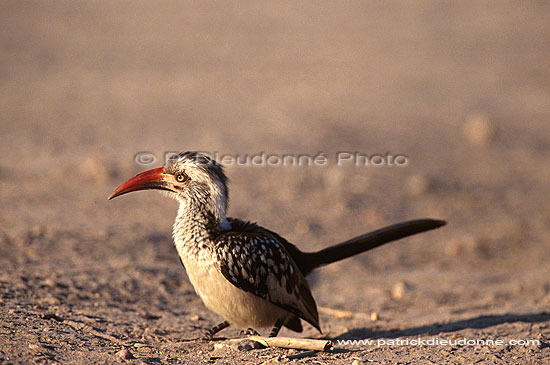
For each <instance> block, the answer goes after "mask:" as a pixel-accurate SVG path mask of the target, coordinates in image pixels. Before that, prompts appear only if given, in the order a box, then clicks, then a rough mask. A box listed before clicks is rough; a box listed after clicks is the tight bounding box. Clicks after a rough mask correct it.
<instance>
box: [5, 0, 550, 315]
mask: <svg viewBox="0 0 550 365" xmlns="http://www.w3.org/2000/svg"><path fill="white" fill-rule="evenodd" d="M0 10H1V11H0V19H1V21H0V128H1V129H0V130H1V141H2V143H0V156H1V157H0V184H1V185H0V186H1V189H0V205H1V206H2V207H3V209H2V210H0V229H1V230H2V236H0V238H2V237H3V238H2V239H1V240H0V244H1V246H0V247H2V249H1V251H2V256H3V257H2V258H0V265H1V267H3V268H4V274H3V275H4V276H5V277H7V278H11V276H10V275H12V274H13V273H23V272H25V273H27V274H28V275H31V276H32V275H35V276H36V277H38V278H43V277H45V276H51V277H56V278H59V280H69V281H70V280H77V279H63V278H67V277H68V276H71V277H73V278H74V277H76V276H75V275H76V274H75V273H76V272H78V273H81V274H82V275H83V276H82V279H81V280H84V281H86V280H92V281H93V280H99V281H101V280H102V279H101V278H100V275H103V274H105V275H107V274H106V273H109V275H114V274H113V272H114V273H116V272H117V270H119V268H120V267H131V268H134V269H135V270H138V271H139V270H141V269H139V268H148V269H151V270H158V271H159V272H163V271H162V270H168V271H167V272H166V275H167V277H171V278H175V279H174V280H175V281H176V282H178V283H179V282H185V280H184V278H185V274H184V272H183V270H181V269H180V268H179V266H178V265H179V262H178V259H177V256H176V253H175V249H174V248H173V247H172V243H171V237H170V234H171V225H172V222H173V218H174V217H175V213H176V208H177V206H176V203H175V202H172V201H170V200H168V199H165V198H162V197H161V196H160V195H159V194H153V193H151V192H149V193H139V194H135V195H132V196H124V197H122V198H119V199H116V200H114V201H111V202H108V201H107V200H106V198H107V196H108V195H109V194H110V193H111V192H112V191H113V190H114V188H116V186H118V185H119V184H120V183H122V182H123V181H125V180H126V179H127V178H129V177H131V176H132V175H133V174H135V173H137V172H140V171H143V170H145V169H148V168H152V167H157V166H160V165H162V163H163V161H162V158H163V154H164V153H165V152H170V151H185V150H201V151H209V152H212V153H214V152H218V153H220V154H224V153H225V154H231V155H237V154H239V155H244V154H254V153H260V152H265V153H273V154H308V155H312V156H315V155H317V154H318V153H320V152H323V153H324V154H325V156H327V157H328V159H329V163H328V165H327V166H325V167H317V166H313V167H234V166H229V167H228V168H227V169H226V172H227V174H228V175H229V178H230V179H231V185H230V200H231V203H230V212H229V215H230V216H235V217H240V218H245V219H249V220H252V221H256V222H258V223H260V224H262V225H264V226H266V227H268V228H269V229H272V230H275V231H277V232H279V233H280V234H281V235H283V236H284V237H286V238H287V239H289V240H290V241H291V242H294V243H296V244H297V245H298V246H299V247H301V248H303V249H306V250H313V249H318V248H321V247H324V246H326V245H329V244H332V243H335V242H337V241H342V240H345V239H347V238H350V237H352V236H354V235H359V234H362V233H364V232H366V231H368V230H373V229H376V228H379V227H381V226H383V225H385V224H390V223H395V222H398V221H401V220H406V219H413V218H421V217H432V218H440V219H445V220H447V221H448V222H449V224H448V226H446V227H444V228H442V229H440V230H438V231H436V232H431V233H427V234H423V235H421V236H418V237H414V238H411V239H408V241H407V242H406V243H405V242H402V243H396V244H392V245H389V246H387V247H383V248H380V249H378V250H377V251H376V252H372V253H371V254H369V255H363V256H360V257H358V258H354V259H352V260H350V261H346V262H344V263H339V264H336V265H332V266H330V267H327V268H326V269H323V271H322V272H321V273H320V274H318V276H317V277H314V278H313V282H314V283H315V285H318V286H317V289H315V290H314V293H315V295H316V298H317V301H318V302H319V304H320V305H327V306H335V307H342V308H347V309H353V310H358V311H370V310H371V309H372V308H374V309H375V310H378V311H383V310H390V309H391V308H398V309H399V310H400V312H399V313H401V312H402V313H403V315H406V313H407V311H417V312H415V316H416V317H415V319H409V321H414V320H418V321H422V320H423V319H422V318H430V319H428V321H429V320H431V318H432V317H430V316H434V315H439V317H438V318H443V319H445V318H453V317H456V316H457V313H459V314H460V313H466V314H467V315H468V316H471V315H472V310H473V311H474V312H475V311H478V312H479V313H486V312H491V313H492V312H494V311H507V310H519V311H521V310H524V311H526V312H536V311H538V310H540V309H541V308H546V309H548V308H549V307H550V275H548V274H550V270H549V265H548V260H547V258H548V255H549V254H550V243H549V237H550V236H549V231H548V227H549V226H550V210H549V207H550V194H549V190H548V187H549V186H550V158H549V157H550V4H548V3H547V2H544V1H533V2H524V1H499V2H488V1H467V2H432V1H384V2H374V1H371V2H365V1H350V2H345V3H340V2H336V3H333V2H322V3H319V2H311V3H306V2H269V3H266V2H257V1H247V2H239V3H232V2H224V3H221V4H220V3H213V2H194V1H178V2H172V1H166V2H154V3H151V2H148V1H131V2H96V1H91V2H90V1H88V2H80V1H79V2H75V1H57V2H43V1H36V2H33V1H2V2H1V3H0ZM142 151H148V152H151V153H152V154H153V155H154V156H156V158H157V160H156V161H155V162H154V163H152V164H148V165H139V164H137V163H136V161H135V156H136V154H137V153H139V152H142ZM338 151H349V152H359V153H362V154H366V155H372V154H386V153H388V152H389V153H392V154H394V155H395V154H403V155H406V156H407V158H408V161H409V163H408V165H407V166H404V167H398V166H394V167H390V166H383V167H378V168H375V167H372V166H371V167H356V166H352V165H348V166H345V167H339V166H337V165H336V163H335V154H336V153H337V152H338ZM136 268H137V269H136ZM143 270H146V269H143ZM130 271H131V270H130ZM39 273H42V274H39ZM45 273H47V274H45ZM68 273H70V275H68ZM157 274H158V273H157ZM6 275H7V276H6ZM13 275H15V274H13ZM41 275H42V276H41ZM87 275H89V276H87ZM128 275H130V276H131V274H128ZM319 276H321V277H323V278H326V280H318V278H319ZM136 278H137V279H136ZM136 278H134V279H135V280H137V282H138V283H140V285H141V287H145V286H146V285H148V284H147V280H143V282H141V281H140V279H139V275H138V276H136ZM112 279H113V278H110V279H109V280H112ZM6 280H7V281H9V280H11V279H9V280H8V279H6ZM14 280H15V279H14ZM37 280H38V279H37ZM105 280H106V281H108V280H107V279H105ZM70 282H71V283H72V281H70ZM69 284H70V283H69ZM69 284H67V285H69ZM344 284H346V285H345V286H346V287H347V288H342V286H344ZM6 285H7V284H6ZM71 285H72V284H71ZM75 285H76V284H75ZM174 285H176V284H174ZM177 285H187V286H188V284H177ZM138 287H139V285H138ZM396 288H397V289H396ZM135 290H136V293H138V294H139V293H143V292H140V291H139V290H142V291H145V292H147V291H146V290H148V289H139V290H138V289H135ZM150 290H151V293H150V294H151V295H152V296H154V295H157V294H154V287H153V286H152V287H151V288H150ZM182 290H183V289H182ZM336 292H337V293H339V295H333V294H332V293H336ZM147 293H149V292H147ZM400 293H401V294H400ZM403 293H405V294H403ZM407 293H409V294H410V297H408V298H407ZM138 294H135V295H138ZM47 295H50V296H51V295H53V296H55V294H51V293H49V294H47ZM129 295H130V294H129ZM69 297H70V295H69ZM173 297H174V295H172V296H167V298H168V299H166V300H177V299H173ZM400 298H401V301H399V299H400ZM65 299H67V298H65ZM75 300H77V299H75ZM136 300H137V299H136ZM193 300H195V299H193ZM75 303H77V304H75V305H78V300H77V301H76V302H75ZM193 303H196V304H197V306H200V305H201V304H200V302H198V299H197V301H196V302H195V301H194V302H193ZM396 303H397V304H396ZM407 304H408V305H407ZM410 304H418V305H420V307H422V308H419V307H416V308H414V309H411V307H410ZM445 306H447V307H445ZM443 307H444V308H447V309H440V308H443ZM457 307H458V308H459V309H457ZM449 308H450V309H449ZM472 308H474V309H472ZM476 308H477V309H476ZM401 310H402V311H401ZM204 313H207V312H206V311H204ZM204 315H205V316H210V317H207V318H208V319H212V318H216V317H214V316H212V315H209V314H204ZM458 316H460V315H458ZM212 321H214V319H212ZM403 321H405V323H406V321H407V320H406V319H403Z"/></svg>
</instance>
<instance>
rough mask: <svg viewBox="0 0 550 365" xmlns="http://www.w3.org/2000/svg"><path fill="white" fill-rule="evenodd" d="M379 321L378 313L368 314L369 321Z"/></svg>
mask: <svg viewBox="0 0 550 365" xmlns="http://www.w3.org/2000/svg"><path fill="white" fill-rule="evenodd" d="M379 319H380V317H379V316H378V313H376V312H370V320H371V321H373V322H375V321H378V320H379Z"/></svg>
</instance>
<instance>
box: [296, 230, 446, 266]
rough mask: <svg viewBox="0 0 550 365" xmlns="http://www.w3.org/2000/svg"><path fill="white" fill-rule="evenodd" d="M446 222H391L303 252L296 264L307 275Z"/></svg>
mask: <svg viewBox="0 0 550 365" xmlns="http://www.w3.org/2000/svg"><path fill="white" fill-rule="evenodd" d="M446 223H447V222H445V221H441V220H436V219H417V220H413V221H407V222H402V223H397V224H392V225H391V226H387V227H384V228H381V229H378V230H376V231H373V232H369V233H365V234H364V235H361V236H359V237H355V238H352V239H350V240H347V241H345V242H342V243H340V244H337V245H334V246H331V247H327V248H325V249H322V250H321V251H317V252H307V253H306V252H304V253H303V254H304V256H303V257H301V258H300V259H301V260H299V261H300V262H299V263H298V265H299V266H300V269H301V270H302V273H303V274H304V275H307V274H309V273H310V272H311V271H313V270H314V269H316V268H318V267H319V266H323V265H327V264H331V263H333V262H336V261H340V260H343V259H347V258H348V257H351V256H355V255H357V254H360V253H361V252H365V251H368V250H372V249H373V248H376V247H378V246H382V245H383V244H385V243H388V242H391V241H395V240H398V239H401V238H404V237H408V236H412V235H413V234H417V233H421V232H425V231H429V230H431V229H435V228H438V227H441V226H444V225H445V224H446Z"/></svg>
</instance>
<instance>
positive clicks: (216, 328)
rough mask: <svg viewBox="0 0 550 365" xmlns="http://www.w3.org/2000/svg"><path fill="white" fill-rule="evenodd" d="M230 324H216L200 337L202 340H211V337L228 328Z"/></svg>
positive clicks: (224, 322)
mask: <svg viewBox="0 0 550 365" xmlns="http://www.w3.org/2000/svg"><path fill="white" fill-rule="evenodd" d="M230 325H231V324H230V323H229V322H227V321H223V322H222V323H220V324H217V325H215V326H214V327H212V328H210V329H209V330H208V331H206V332H205V333H204V336H202V339H203V340H211V339H212V337H214V335H215V334H216V333H218V332H220V331H221V330H223V329H224V328H227V327H229V326H230Z"/></svg>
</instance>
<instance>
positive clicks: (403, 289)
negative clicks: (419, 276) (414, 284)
mask: <svg viewBox="0 0 550 365" xmlns="http://www.w3.org/2000/svg"><path fill="white" fill-rule="evenodd" d="M410 289H411V287H410V286H409V285H408V284H407V283H406V282H404V281H399V282H397V283H395V284H394V285H393V287H392V289H391V296H392V298H393V299H397V300H399V299H403V298H404V297H405V295H406V294H407V293H409V292H410Z"/></svg>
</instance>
